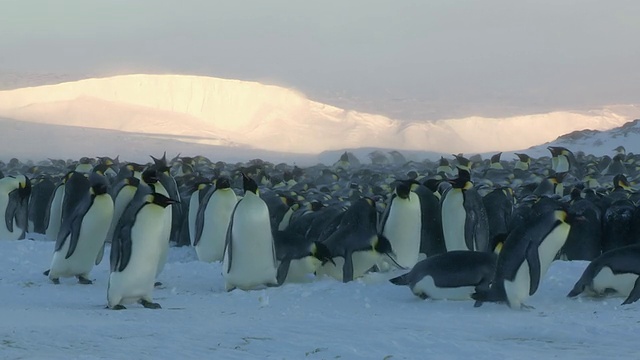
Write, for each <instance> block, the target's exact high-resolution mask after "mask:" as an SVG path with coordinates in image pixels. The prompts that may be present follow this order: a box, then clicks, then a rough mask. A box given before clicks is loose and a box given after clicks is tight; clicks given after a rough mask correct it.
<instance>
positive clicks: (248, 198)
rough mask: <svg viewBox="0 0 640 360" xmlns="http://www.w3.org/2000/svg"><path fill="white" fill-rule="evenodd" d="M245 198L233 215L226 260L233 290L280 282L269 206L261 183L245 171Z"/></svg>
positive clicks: (229, 286)
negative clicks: (263, 198)
mask: <svg viewBox="0 0 640 360" xmlns="http://www.w3.org/2000/svg"><path fill="white" fill-rule="evenodd" d="M242 184H243V189H244V197H243V198H242V199H241V200H240V201H238V203H237V204H236V206H235V209H234V210H233V213H232V214H231V221H230V222H229V227H228V230H227V237H226V242H225V247H224V255H223V261H222V275H223V277H224V280H225V288H226V290H227V291H231V290H233V289H235V288H238V289H242V290H251V289H256V288H258V287H262V286H275V285H278V280H277V268H278V266H277V263H276V252H275V245H274V243H273V235H272V233H271V224H270V220H269V208H268V207H267V204H265V202H264V201H263V200H262V199H261V198H260V195H259V191H258V184H256V182H255V181H254V180H253V179H251V178H249V177H247V176H246V175H245V174H244V173H243V174H242Z"/></svg>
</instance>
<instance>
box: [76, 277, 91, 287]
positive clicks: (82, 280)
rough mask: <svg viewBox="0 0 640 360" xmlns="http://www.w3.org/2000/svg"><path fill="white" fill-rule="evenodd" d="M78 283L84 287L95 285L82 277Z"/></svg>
mask: <svg viewBox="0 0 640 360" xmlns="http://www.w3.org/2000/svg"><path fill="white" fill-rule="evenodd" d="M78 283H80V284H82V285H91V284H93V281H91V280H89V279H87V278H86V277H84V276H82V275H80V276H78Z"/></svg>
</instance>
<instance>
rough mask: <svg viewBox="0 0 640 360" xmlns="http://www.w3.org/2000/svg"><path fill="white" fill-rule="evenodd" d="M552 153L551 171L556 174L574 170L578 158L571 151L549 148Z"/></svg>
mask: <svg viewBox="0 0 640 360" xmlns="http://www.w3.org/2000/svg"><path fill="white" fill-rule="evenodd" d="M547 149H549V151H550V152H551V170H553V171H555V172H556V173H565V172H570V171H571V170H573V168H574V167H575V164H576V158H575V156H574V155H573V153H572V152H571V150H569V149H567V148H565V147H562V146H548V147H547Z"/></svg>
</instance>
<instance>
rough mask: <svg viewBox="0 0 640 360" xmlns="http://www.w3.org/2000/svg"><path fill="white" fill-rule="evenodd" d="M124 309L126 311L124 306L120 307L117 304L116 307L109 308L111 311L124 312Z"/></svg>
mask: <svg viewBox="0 0 640 360" xmlns="http://www.w3.org/2000/svg"><path fill="white" fill-rule="evenodd" d="M125 309H126V307H125V306H124V305H120V304H118V305H116V306H114V307H112V308H111V310H125Z"/></svg>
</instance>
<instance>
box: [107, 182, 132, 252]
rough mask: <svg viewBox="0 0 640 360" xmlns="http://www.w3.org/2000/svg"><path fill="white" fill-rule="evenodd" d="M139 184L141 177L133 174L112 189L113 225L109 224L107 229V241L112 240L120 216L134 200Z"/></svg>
mask: <svg viewBox="0 0 640 360" xmlns="http://www.w3.org/2000/svg"><path fill="white" fill-rule="evenodd" d="M139 185H140V179H138V178H136V177H133V176H131V177H128V178H124V179H122V180H120V181H119V182H118V183H117V184H116V185H115V186H114V187H113V189H112V190H111V197H112V199H113V203H114V208H113V217H112V220H111V225H110V226H109V231H107V235H106V241H107V242H111V240H112V239H113V232H114V231H115V229H116V225H118V221H119V220H120V216H122V213H123V212H124V209H126V207H127V205H129V203H130V202H131V200H133V196H134V195H135V194H136V191H138V186H139Z"/></svg>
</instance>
